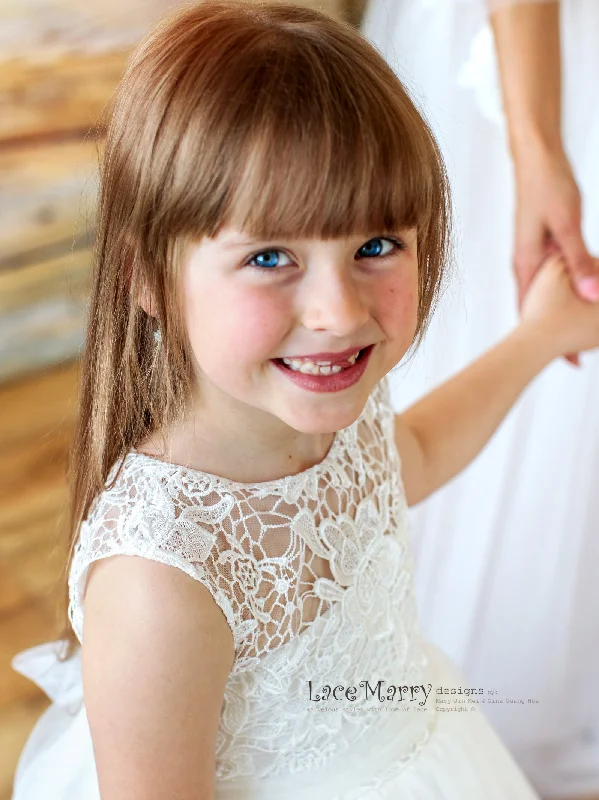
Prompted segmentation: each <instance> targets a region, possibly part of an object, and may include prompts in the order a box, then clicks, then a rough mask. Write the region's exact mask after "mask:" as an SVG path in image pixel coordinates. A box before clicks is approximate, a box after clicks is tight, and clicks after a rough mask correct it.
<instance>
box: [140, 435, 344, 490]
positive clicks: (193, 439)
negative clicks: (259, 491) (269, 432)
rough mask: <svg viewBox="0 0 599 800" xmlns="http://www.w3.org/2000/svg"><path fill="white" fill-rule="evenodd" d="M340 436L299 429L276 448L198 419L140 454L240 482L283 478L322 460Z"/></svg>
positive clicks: (147, 443)
mask: <svg viewBox="0 0 599 800" xmlns="http://www.w3.org/2000/svg"><path fill="white" fill-rule="evenodd" d="M334 439H335V435H334V434H332V433H323V434H304V433H300V432H297V435H296V436H295V437H293V438H291V439H290V440H289V441H288V442H287V443H286V446H285V444H283V445H282V446H280V447H277V448H272V447H269V446H267V445H266V444H265V442H264V440H263V439H260V438H259V437H257V438H255V439H253V438H252V437H251V436H248V434H247V431H246V433H245V434H244V435H243V436H242V435H240V434H239V433H238V432H237V431H236V430H234V429H225V430H215V428H214V427H211V426H201V425H198V424H197V422H196V423H195V424H194V425H193V426H190V424H189V423H179V424H178V425H176V426H173V427H172V428H171V429H170V430H169V431H167V432H165V433H164V434H163V435H160V434H152V435H151V436H149V437H148V438H147V439H146V440H144V442H142V443H141V444H140V445H139V446H138V447H137V448H136V449H137V452H139V453H144V454H146V455H150V456H154V457H155V458H160V459H162V460H164V461H167V462H169V463H172V464H179V465H181V466H185V467H189V468H190V469H195V470H199V471H200V472H207V473H209V474H211V475H218V476H219V477H222V478H227V479H229V480H232V481H237V482H239V483H263V482H266V481H272V480H279V479H281V478H285V477H287V476H288V475H295V474H297V473H298V472H302V471H303V470H306V469H309V468H310V467H313V466H314V465H316V464H318V463H320V462H321V461H322V460H323V459H324V458H325V457H326V455H327V453H328V452H329V450H330V448H331V446H332V443H333V441H334Z"/></svg>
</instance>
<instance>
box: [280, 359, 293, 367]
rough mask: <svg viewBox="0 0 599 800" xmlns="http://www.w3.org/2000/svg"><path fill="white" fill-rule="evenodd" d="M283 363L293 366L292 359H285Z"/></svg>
mask: <svg viewBox="0 0 599 800" xmlns="http://www.w3.org/2000/svg"><path fill="white" fill-rule="evenodd" d="M281 361H282V362H283V364H287V365H288V366H291V359H290V358H283V359H281Z"/></svg>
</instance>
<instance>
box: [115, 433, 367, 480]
mask: <svg viewBox="0 0 599 800" xmlns="http://www.w3.org/2000/svg"><path fill="white" fill-rule="evenodd" d="M357 422H358V420H356V421H355V422H353V423H352V424H351V425H350V426H349V428H351V427H353V426H354V425H355V424H356V423H357ZM345 430H348V429H347V428H344V429H341V430H339V431H337V432H336V433H335V436H334V438H333V442H332V444H331V446H330V447H329V449H328V451H327V453H326V455H325V456H324V458H323V459H322V460H321V461H318V462H317V463H316V464H313V465H312V466H311V467H307V468H306V469H303V470H301V471H300V472H295V473H292V474H291V475H284V476H283V477H282V478H274V479H272V480H269V481H252V482H251V483H245V482H242V481H234V480H232V479H231V478H225V477H224V476H223V475H215V474H214V473H212V472H205V471H204V470H200V469H195V468H194V467H187V466H185V465H184V464H176V463H174V462H172V461H165V460H164V459H162V458H157V457H156V456H150V455H148V454H147V453H138V452H137V450H135V449H133V450H130V451H129V453H127V455H126V457H125V459H126V460H131V461H134V460H140V459H141V461H145V462H147V463H148V464H152V465H154V466H156V467H158V468H163V469H173V470H182V471H184V472H186V473H188V474H190V475H195V476H198V477H202V478H204V479H206V480H208V481H210V482H211V483H218V484H220V485H223V486H230V487H237V488H239V489H245V490H252V489H259V490H264V489H268V488H270V487H272V488H275V487H280V486H281V485H282V484H284V483H286V482H289V481H296V480H305V479H307V478H309V477H310V476H311V475H312V474H313V473H314V474H316V473H319V472H320V471H321V470H324V469H326V468H327V466H328V465H329V464H331V463H332V462H333V461H335V459H336V458H337V456H338V454H339V451H340V450H341V449H342V446H343V442H342V438H343V434H344V431H345Z"/></svg>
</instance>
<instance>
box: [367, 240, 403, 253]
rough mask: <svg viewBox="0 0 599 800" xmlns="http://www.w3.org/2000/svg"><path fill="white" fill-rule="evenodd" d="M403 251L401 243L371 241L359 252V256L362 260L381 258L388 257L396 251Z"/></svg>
mask: <svg viewBox="0 0 599 800" xmlns="http://www.w3.org/2000/svg"><path fill="white" fill-rule="evenodd" d="M396 248H397V249H403V245H401V243H400V242H396V241H394V240H393V239H383V238H376V239H369V240H368V241H367V242H366V244H363V245H362V247H361V248H360V249H359V250H358V252H357V255H358V256H359V257H360V258H377V257H379V256H387V255H389V253H391V252H392V251H393V250H395V249H396Z"/></svg>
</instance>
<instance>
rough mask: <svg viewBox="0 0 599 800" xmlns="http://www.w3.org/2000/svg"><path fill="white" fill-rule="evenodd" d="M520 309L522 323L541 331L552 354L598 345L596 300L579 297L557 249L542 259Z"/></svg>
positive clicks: (559, 354)
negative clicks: (590, 300)
mask: <svg viewBox="0 0 599 800" xmlns="http://www.w3.org/2000/svg"><path fill="white" fill-rule="evenodd" d="M521 310H522V323H521V324H522V326H523V327H526V328H528V329H532V330H535V331H536V332H540V333H541V334H542V335H543V342H544V344H546V345H547V346H548V347H550V349H551V352H552V355H553V357H554V358H558V357H559V356H563V355H566V354H567V353H578V352H581V351H584V350H592V349H594V348H596V347H599V303H591V302H589V301H586V300H582V299H580V297H579V296H578V295H577V294H576V292H575V291H574V289H573V288H572V284H571V282H570V277H569V275H568V272H567V269H566V265H565V262H564V259H563V257H562V256H561V255H560V254H559V253H555V254H553V255H551V256H549V257H548V258H547V259H546V260H545V261H544V262H543V264H542V266H541V268H540V270H539V271H538V273H537V274H536V276H535V278H534V280H533V281H532V283H531V285H530V289H529V290H528V293H527V294H526V296H525V298H524V301H523V303H522V309H521Z"/></svg>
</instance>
